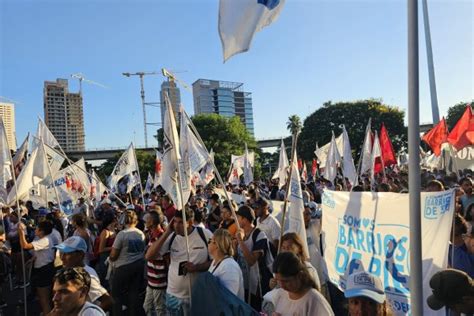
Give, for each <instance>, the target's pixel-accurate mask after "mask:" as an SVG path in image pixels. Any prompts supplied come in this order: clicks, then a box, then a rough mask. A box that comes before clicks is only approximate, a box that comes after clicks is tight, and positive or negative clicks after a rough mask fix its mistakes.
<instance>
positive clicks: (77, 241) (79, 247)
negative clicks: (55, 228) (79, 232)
mask: <svg viewBox="0 0 474 316" xmlns="http://www.w3.org/2000/svg"><path fill="white" fill-rule="evenodd" d="M54 248H56V249H58V250H59V251H60V252H63V253H70V252H74V251H82V252H84V253H86V252H87V244H86V241H85V240H84V239H83V238H82V237H79V236H72V237H69V238H68V239H66V240H65V241H63V242H62V243H60V244H59V245H57V246H55V247H54Z"/></svg>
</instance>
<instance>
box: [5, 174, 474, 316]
mask: <svg viewBox="0 0 474 316" xmlns="http://www.w3.org/2000/svg"><path fill="white" fill-rule="evenodd" d="M407 179H408V177H407V174H406V173H403V172H389V173H387V174H385V175H384V179H383V180H382V179H377V180H378V183H379V184H378V185H371V183H370V180H364V181H361V185H357V186H354V187H350V184H349V183H348V181H343V180H342V179H339V180H338V181H336V183H335V185H333V184H331V183H330V182H329V181H325V180H324V179H322V178H316V179H315V180H314V181H308V182H302V189H303V199H304V203H305V204H304V206H305V209H304V214H303V215H304V224H305V228H306V235H307V240H302V239H301V238H300V237H299V235H298V234H296V233H291V232H290V233H285V234H281V223H280V222H279V220H278V219H277V218H276V217H275V216H274V215H273V214H272V213H273V210H272V207H271V200H283V199H284V198H285V196H286V194H285V188H284V187H283V188H279V187H278V184H277V183H275V182H273V181H271V180H267V181H258V182H254V183H253V184H251V185H250V186H248V187H247V186H244V185H240V186H232V185H228V186H227V187H226V188H219V186H217V187H213V186H208V187H206V188H203V187H198V188H197V189H196V191H195V192H193V194H192V196H191V198H190V199H189V202H188V203H187V204H186V206H185V208H184V210H177V209H176V207H175V206H174V204H173V201H172V199H171V198H170V197H169V195H167V194H166V192H164V191H163V190H161V189H160V188H158V189H157V190H156V191H152V192H151V193H150V194H146V195H145V196H144V199H141V195H140V194H136V195H118V194H112V193H111V194H108V193H107V192H104V194H103V196H102V198H101V200H100V201H91V200H87V199H84V198H81V199H79V200H78V203H77V205H76V207H75V208H74V210H73V211H72V214H65V213H64V211H63V210H62V209H61V207H59V206H58V205H55V204H54V203H53V202H50V203H48V205H47V206H44V207H43V206H41V207H38V206H35V205H34V204H33V203H32V202H31V201H26V202H25V203H23V202H20V204H19V208H16V207H13V208H11V207H9V206H4V207H2V218H3V220H2V224H3V230H2V231H1V245H0V246H1V247H0V254H1V256H0V258H1V260H2V263H3V265H2V266H3V267H2V268H1V269H0V272H1V273H0V276H1V281H2V283H3V285H5V283H6V280H7V279H8V277H10V278H12V280H13V282H14V286H16V287H20V288H22V287H25V286H26V287H28V288H30V289H31V293H32V294H33V295H31V296H30V297H29V300H30V301H29V305H30V306H33V305H34V304H36V305H37V306H39V310H40V312H41V313H42V315H105V314H106V313H108V314H109V315H189V314H190V313H191V305H192V304H193V300H192V296H193V288H192V284H193V283H194V281H195V280H196V278H197V277H198V276H199V275H200V274H201V273H204V272H206V271H207V272H209V273H211V274H212V275H214V276H215V277H216V278H217V279H218V280H219V283H220V284H221V285H222V287H224V288H225V289H226V290H227V291H229V292H230V293H232V295H235V297H237V298H238V299H239V300H241V301H242V302H246V304H248V305H250V306H251V307H252V308H253V309H254V310H255V311H256V312H260V313H263V314H264V315H273V316H277V315H282V316H285V315H321V316H324V315H377V316H378V315H391V314H392V311H391V307H390V304H388V301H387V299H386V296H385V292H384V286H383V284H382V281H381V280H380V279H379V278H378V277H377V276H374V275H371V274H370V273H367V272H364V271H362V272H357V273H354V274H352V275H350V276H349V278H348V281H347V288H346V289H345V291H344V292H342V291H340V289H339V288H338V287H337V286H335V285H334V284H333V283H331V282H330V280H329V277H328V273H327V269H326V265H325V262H324V249H322V242H321V229H322V214H321V212H322V211H321V207H320V204H321V194H322V190H323V189H330V190H352V191H371V190H372V191H374V190H375V191H379V192H400V193H404V192H408V190H409V188H408V180H407ZM422 186H423V188H424V190H425V191H441V190H445V189H448V188H456V215H455V218H454V225H453V233H452V239H451V245H450V247H451V249H450V252H449V254H450V257H449V262H450V267H452V268H453V269H457V270H460V271H463V272H464V273H465V274H466V276H467V278H474V231H473V227H474V194H473V192H472V187H473V182H472V173H471V172H470V171H465V172H464V173H463V174H462V177H461V179H460V180H457V176H456V175H446V174H445V173H443V172H442V171H435V172H428V171H424V172H423V173H422ZM224 189H225V190H227V191H229V193H234V194H239V195H241V196H244V197H245V199H244V201H241V202H240V203H239V204H237V203H236V202H234V201H232V200H230V201H229V200H226V199H225V197H224V196H222V195H220V194H219V192H222V190H224ZM234 211H235V213H234ZM306 249H307V250H306ZM23 271H25V272H26V273H23ZM469 280H470V279H469ZM471 282H472V280H471ZM202 291H205V289H202ZM6 294H7V293H5V292H0V306H2V307H5V306H6V302H5V298H6ZM468 294H469V293H466V295H468ZM471 295H472V294H471ZM462 299H463V297H462V296H461V297H459V300H458V301H456V300H454V301H453V302H454V303H450V305H449V304H446V306H448V305H449V306H448V307H449V308H451V309H452V312H453V313H455V312H456V311H458V310H459V309H458V305H459V304H461V303H460V302H461V300H462ZM450 302H451V301H450ZM207 304H213V302H212V298H211V300H210V301H209V302H208V303H207ZM456 304H457V305H456ZM462 312H464V313H465V312H466V311H465V310H463V311H462ZM471 312H474V311H471Z"/></svg>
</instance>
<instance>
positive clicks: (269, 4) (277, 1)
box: [257, 0, 280, 10]
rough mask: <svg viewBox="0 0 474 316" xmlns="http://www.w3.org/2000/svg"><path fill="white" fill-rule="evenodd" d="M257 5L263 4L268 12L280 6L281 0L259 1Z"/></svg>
mask: <svg viewBox="0 0 474 316" xmlns="http://www.w3.org/2000/svg"><path fill="white" fill-rule="evenodd" d="M257 3H260V4H263V5H264V6H266V7H267V8H268V10H272V9H275V8H276V7H277V6H278V5H279V4H280V0H257Z"/></svg>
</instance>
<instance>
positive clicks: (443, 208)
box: [423, 192, 453, 219]
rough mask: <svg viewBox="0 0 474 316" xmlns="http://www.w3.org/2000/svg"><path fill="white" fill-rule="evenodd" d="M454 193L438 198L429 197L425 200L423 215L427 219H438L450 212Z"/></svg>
mask: <svg viewBox="0 0 474 316" xmlns="http://www.w3.org/2000/svg"><path fill="white" fill-rule="evenodd" d="M452 197H453V195H452V193H451V192H449V193H445V194H442V195H437V196H427V197H426V198H425V209H424V210H423V215H424V217H425V218H426V219H437V218H440V217H441V216H443V214H444V213H447V212H449V207H450V205H451V201H452Z"/></svg>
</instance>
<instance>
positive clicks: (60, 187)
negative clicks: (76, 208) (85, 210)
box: [41, 158, 90, 206]
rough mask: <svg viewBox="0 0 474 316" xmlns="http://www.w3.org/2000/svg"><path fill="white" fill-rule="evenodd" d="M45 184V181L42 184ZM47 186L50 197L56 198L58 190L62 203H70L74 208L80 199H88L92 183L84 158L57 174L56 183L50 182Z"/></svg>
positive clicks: (55, 176)
mask: <svg viewBox="0 0 474 316" xmlns="http://www.w3.org/2000/svg"><path fill="white" fill-rule="evenodd" d="M45 183H46V181H45V180H43V181H42V182H41V184H45ZM46 185H47V190H48V196H49V197H52V196H54V197H56V190H57V192H58V194H59V199H60V200H61V203H70V204H71V206H72V205H74V204H75V203H77V200H78V199H79V198H80V197H83V198H86V197H87V196H88V194H89V192H90V181H89V175H88V174H87V171H86V163H85V161H84V158H81V159H79V160H78V161H76V162H75V163H73V164H71V165H69V166H67V167H66V168H64V169H62V170H59V171H58V172H56V173H55V175H54V181H53V182H51V181H48V182H47V183H46Z"/></svg>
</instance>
